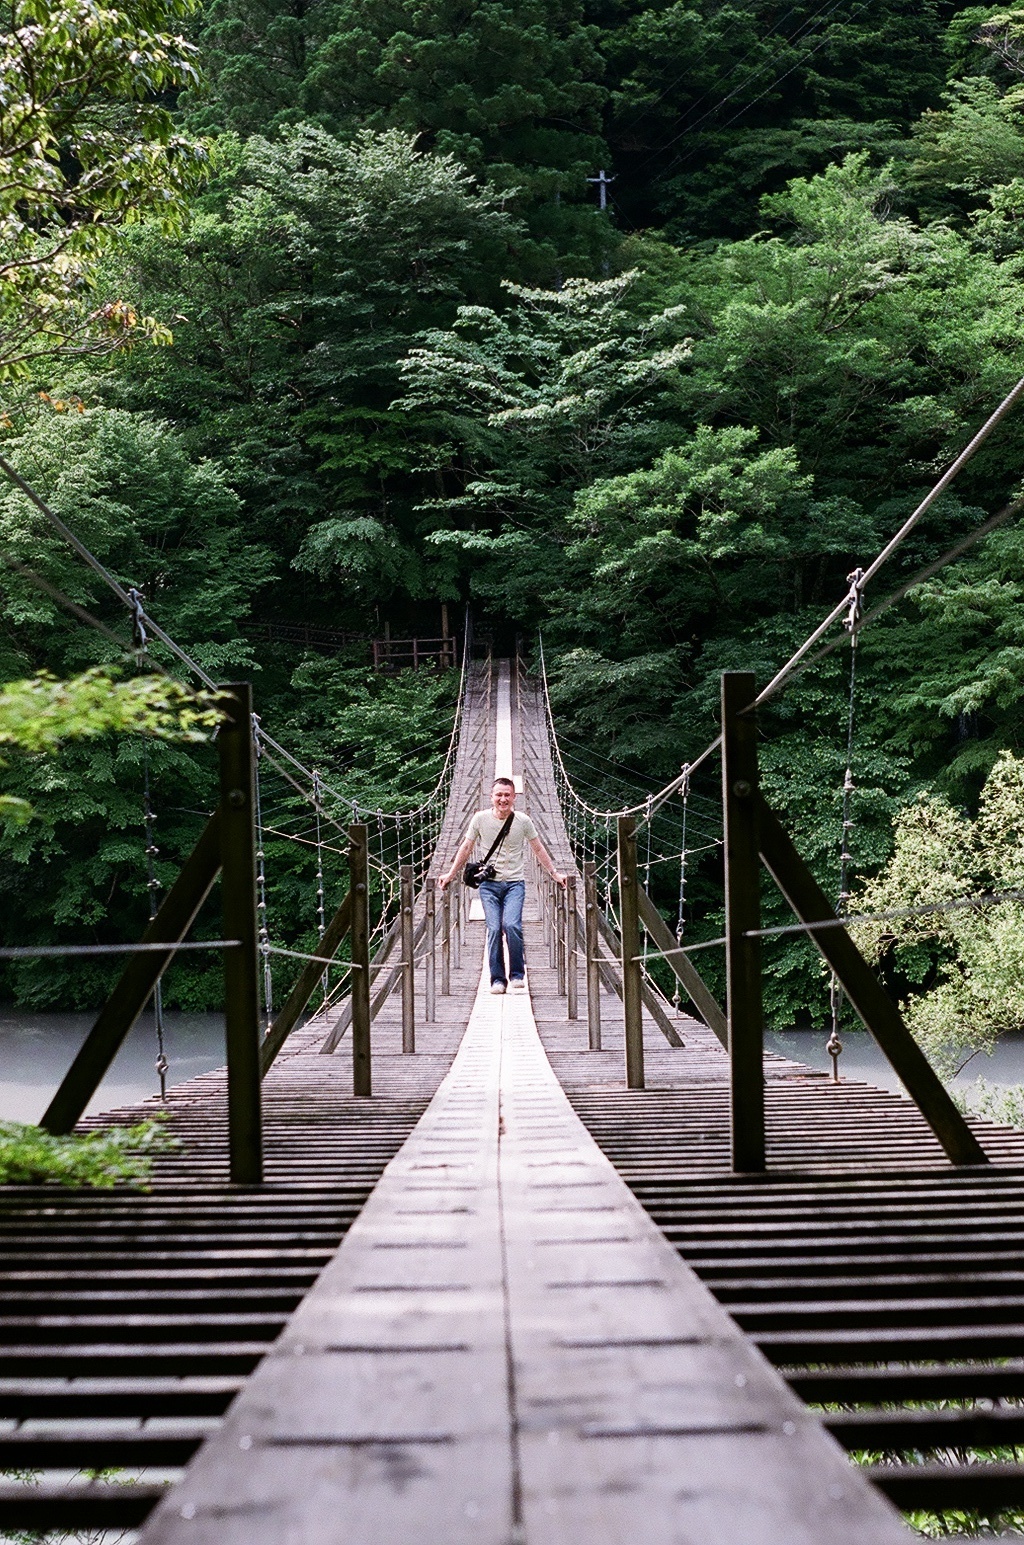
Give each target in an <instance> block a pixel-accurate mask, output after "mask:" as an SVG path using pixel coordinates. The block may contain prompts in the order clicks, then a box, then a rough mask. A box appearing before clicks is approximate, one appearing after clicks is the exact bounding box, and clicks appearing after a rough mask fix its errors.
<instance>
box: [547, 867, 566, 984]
mask: <svg viewBox="0 0 1024 1545" xmlns="http://www.w3.org/2000/svg"><path fill="white" fill-rule="evenodd" d="M551 902H552V905H553V907H554V913H555V972H556V981H557V984H558V996H559V997H560V998H564V997H565V995H566V986H567V983H566V974H565V968H566V963H567V962H566V955H565V891H564V890H563V889H562V887H561V886H560V885H559V884H558V882H557V881H556V880H552V881H551Z"/></svg>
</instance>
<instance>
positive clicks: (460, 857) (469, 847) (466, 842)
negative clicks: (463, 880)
mask: <svg viewBox="0 0 1024 1545" xmlns="http://www.w3.org/2000/svg"><path fill="white" fill-rule="evenodd" d="M475 846H476V838H475V837H474V836H473V834H472V833H470V835H469V836H468V837H463V839H462V842H461V844H460V846H459V851H458V852H457V853H456V855H455V857H454V858H453V859H452V866H451V868H450V869H449V870H448V873H447V874H443V875H441V877H440V879H439V880H438V882H437V888H438V890H440V891H443V890H444V889H445V887H446V886H448V885H450V884H451V883H452V881H453V880H454V878H455V876H456V875H457V874H458V872H459V870H460V869H461V868H462V866H463V864H464V863H465V862H466V859H467V858H468V857H469V855H470V854H471V853H472V851H473V849H474V847H475Z"/></svg>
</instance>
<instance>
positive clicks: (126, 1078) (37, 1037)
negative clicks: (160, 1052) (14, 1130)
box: [0, 1007, 224, 1122]
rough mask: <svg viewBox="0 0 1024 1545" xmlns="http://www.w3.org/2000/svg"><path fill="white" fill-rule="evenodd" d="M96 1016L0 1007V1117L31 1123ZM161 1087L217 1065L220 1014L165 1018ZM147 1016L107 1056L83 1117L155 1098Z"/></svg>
mask: <svg viewBox="0 0 1024 1545" xmlns="http://www.w3.org/2000/svg"><path fill="white" fill-rule="evenodd" d="M95 1018H96V1016H95V1014H50V1013H39V1014H34V1013H31V1012H29V1011H27V1010H25V1009H14V1008H10V1007H0V1120H4V1121H33V1122H34V1121H38V1120H39V1118H40V1116H41V1115H42V1114H43V1111H44V1110H45V1109H46V1107H47V1105H48V1104H49V1103H50V1100H51V1099H52V1098H53V1095H54V1093H55V1092H56V1089H57V1086H58V1084H59V1083H60V1081H61V1079H62V1078H63V1077H64V1074H65V1073H66V1072H67V1070H68V1068H69V1067H70V1066H71V1063H72V1061H73V1060H74V1057H75V1055H76V1053H77V1051H78V1048H79V1047H80V1046H81V1044H82V1042H83V1040H84V1039H85V1037H86V1034H87V1033H88V1031H89V1029H90V1028H91V1027H92V1024H93V1021H94V1020H95ZM164 1022H165V1023H164V1045H165V1047H166V1052H167V1059H168V1061H169V1062H170V1071H169V1073H168V1075H167V1084H168V1087H170V1086H171V1085H173V1084H180V1083H184V1081H185V1080H186V1079H188V1078H194V1077H195V1076H196V1074H197V1073H208V1072H209V1071H210V1070H211V1068H219V1067H222V1066H223V1064H224V1019H223V1016H222V1015H220V1014H177V1013H175V1014H165V1015H164ZM156 1054H157V1047H156V1033H155V1030H154V1026H153V1015H152V1013H146V1014H143V1015H142V1017H141V1018H140V1019H139V1021H138V1022H137V1024H136V1025H135V1027H134V1029H133V1030H132V1032H131V1034H130V1035H129V1036H128V1039H127V1040H126V1041H125V1043H124V1045H123V1046H122V1047H121V1050H120V1051H119V1052H118V1054H117V1056H116V1057H115V1058H114V1061H113V1063H112V1064H111V1067H110V1070H109V1072H108V1073H107V1076H106V1078H105V1079H104V1080H103V1082H102V1084H101V1085H100V1087H99V1089H98V1090H97V1092H96V1094H95V1096H94V1097H93V1099H92V1100H91V1101H90V1102H89V1105H88V1106H87V1108H86V1109H87V1114H93V1113H95V1112H98V1111H104V1110H113V1109H114V1108H115V1107H116V1106H118V1105H130V1104H133V1103H134V1102H136V1101H137V1100H145V1099H148V1097H149V1096H150V1095H153V1094H159V1092H160V1081H159V1079H158V1078H157V1074H156V1068H155V1066H154V1064H155V1062H156Z"/></svg>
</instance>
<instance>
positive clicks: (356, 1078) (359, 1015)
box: [348, 822, 373, 1095]
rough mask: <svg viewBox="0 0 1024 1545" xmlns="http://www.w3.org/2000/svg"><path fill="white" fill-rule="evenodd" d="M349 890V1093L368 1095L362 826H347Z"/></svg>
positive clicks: (366, 879)
mask: <svg viewBox="0 0 1024 1545" xmlns="http://www.w3.org/2000/svg"><path fill="white" fill-rule="evenodd" d="M348 840H349V850H348V864H349V875H350V877H351V878H350V883H349V888H350V890H351V892H352V1093H353V1094H362V1095H370V1094H372V1093H373V1082H372V1075H371V1067H370V865H369V851H368V846H367V835H366V827H365V826H364V825H362V823H361V822H357V823H356V824H355V825H354V826H350V827H349V829H348Z"/></svg>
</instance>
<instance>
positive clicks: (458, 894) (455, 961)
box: [452, 879, 467, 971]
mask: <svg viewBox="0 0 1024 1545" xmlns="http://www.w3.org/2000/svg"><path fill="white" fill-rule="evenodd" d="M452 884H453V885H454V886H455V904H454V906H453V908H452V911H453V912H454V914H455V918H454V921H455V927H454V928H453V929H452V966H453V967H454V969H455V970H456V971H458V970H459V969H460V967H461V965H462V920H463V913H464V910H465V906H466V894H467V893H466V887H465V886H464V885H463V883H462V881H461V880H460V879H455V880H453V881H452Z"/></svg>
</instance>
